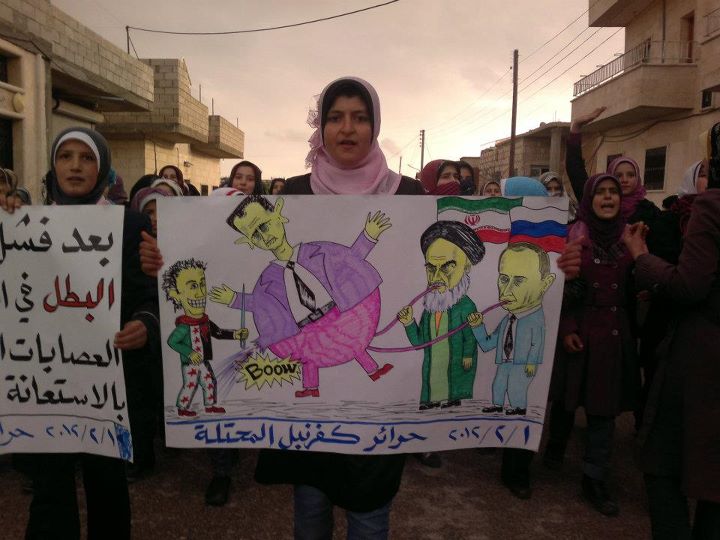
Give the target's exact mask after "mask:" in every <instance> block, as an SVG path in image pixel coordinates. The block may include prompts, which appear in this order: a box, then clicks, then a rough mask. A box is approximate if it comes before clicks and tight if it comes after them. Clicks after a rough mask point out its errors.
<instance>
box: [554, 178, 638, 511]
mask: <svg viewBox="0 0 720 540" xmlns="http://www.w3.org/2000/svg"><path fill="white" fill-rule="evenodd" d="M623 197H624V195H623V193H622V188H621V185H620V181H619V180H618V179H617V178H615V177H614V176H612V175H610V174H606V173H603V174H598V175H595V176H593V177H592V178H590V179H589V180H588V181H587V182H586V184H585V186H584V192H583V196H582V200H581V202H580V209H579V211H578V221H577V222H576V223H575V224H574V225H573V226H572V228H571V230H570V234H569V237H570V239H574V238H579V237H583V238H584V240H583V242H582V262H581V267H580V279H578V280H575V281H571V282H569V283H567V284H566V289H565V295H564V300H563V310H562V313H561V318H560V328H559V333H558V341H559V343H560V344H562V349H560V348H559V347H558V350H557V351H556V358H555V366H554V369H553V381H552V390H551V394H552V399H553V404H552V410H551V415H550V428H549V431H550V438H549V441H548V446H547V449H546V454H545V461H546V464H548V465H555V466H559V465H560V464H561V463H562V460H563V458H564V453H565V447H566V444H567V440H568V438H569V436H570V433H571V431H572V427H573V425H574V419H575V409H577V408H578V407H580V406H582V407H584V409H585V416H586V418H587V433H586V444H585V455H584V458H583V478H582V492H583V496H584V497H585V499H586V500H587V501H588V502H589V503H590V504H591V505H592V506H593V507H594V508H595V509H596V510H597V511H599V512H601V513H602V514H605V515H608V516H614V515H616V514H617V513H618V506H617V503H616V502H615V500H614V499H613V498H612V497H611V496H610V494H609V492H608V488H607V484H606V480H607V476H608V472H609V467H610V455H611V451H612V439H613V430H614V427H615V417H616V416H617V415H618V414H620V413H621V412H623V411H627V410H632V407H633V406H634V405H635V398H636V395H637V388H638V384H639V380H638V377H637V369H636V359H635V341H634V340H635V337H634V335H633V333H632V331H631V325H630V317H631V315H632V306H633V305H634V303H633V302H632V297H633V294H632V290H631V281H630V273H631V270H632V259H631V258H630V256H629V254H628V252H627V251H626V250H625V247H624V245H623V243H622V238H621V235H622V231H623V226H624V220H623V218H622V217H621V208H622V200H623Z"/></svg>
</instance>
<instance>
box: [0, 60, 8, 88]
mask: <svg viewBox="0 0 720 540" xmlns="http://www.w3.org/2000/svg"><path fill="white" fill-rule="evenodd" d="M0 81H2V82H9V81H8V59H7V58H5V57H4V56H0Z"/></svg>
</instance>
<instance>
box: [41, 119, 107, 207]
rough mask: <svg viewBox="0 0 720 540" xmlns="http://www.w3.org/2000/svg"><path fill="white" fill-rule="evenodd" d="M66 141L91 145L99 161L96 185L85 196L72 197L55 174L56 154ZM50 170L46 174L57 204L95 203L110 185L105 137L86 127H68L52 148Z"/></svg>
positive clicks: (52, 195) (48, 187)
mask: <svg viewBox="0 0 720 540" xmlns="http://www.w3.org/2000/svg"><path fill="white" fill-rule="evenodd" d="M66 141H80V142H82V143H85V144H86V145H88V146H89V147H90V150H92V152H93V154H95V158H96V159H97V161H98V177H97V182H96V183H95V187H93V189H92V190H91V191H90V193H88V194H87V195H84V196H83V197H70V196H69V195H67V194H66V193H65V192H63V190H62V189H60V186H59V185H58V181H57V175H56V174H55V156H56V155H57V151H58V149H59V148H60V146H61V145H62V143H64V142H66ZM50 163H51V166H50V167H51V168H50V172H48V173H47V175H46V176H45V182H46V183H47V190H48V193H49V194H50V197H51V198H52V200H53V201H54V202H55V203H57V204H95V203H97V202H98V201H99V200H100V197H102V195H103V193H104V192H105V188H106V187H107V185H108V180H109V175H110V165H111V163H110V148H109V147H108V143H107V141H106V140H105V137H103V136H102V135H100V133H98V132H97V131H93V130H92V129H88V128H84V127H73V128H68V129H66V130H64V131H62V132H60V134H58V136H57V137H55V141H54V142H53V144H52V147H51V149H50Z"/></svg>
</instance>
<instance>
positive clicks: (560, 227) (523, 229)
mask: <svg viewBox="0 0 720 540" xmlns="http://www.w3.org/2000/svg"><path fill="white" fill-rule="evenodd" d="M567 217H568V199H567V197H547V198H546V197H523V204H522V206H516V207H515V208H513V209H512V210H510V223H511V226H510V240H509V243H511V244H514V243H517V242H528V243H530V244H535V245H537V246H540V247H541V248H543V249H544V250H545V251H547V252H548V253H549V252H551V251H554V252H555V253H562V251H563V249H564V248H565V237H566V236H567Z"/></svg>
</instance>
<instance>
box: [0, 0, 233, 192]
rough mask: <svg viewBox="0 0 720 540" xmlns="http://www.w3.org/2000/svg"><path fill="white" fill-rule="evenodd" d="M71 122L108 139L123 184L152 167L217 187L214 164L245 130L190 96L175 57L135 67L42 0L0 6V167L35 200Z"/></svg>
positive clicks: (4, 1) (229, 154)
mask: <svg viewBox="0 0 720 540" xmlns="http://www.w3.org/2000/svg"><path fill="white" fill-rule="evenodd" d="M77 125H82V126H86V127H95V128H97V129H98V130H99V131H101V132H103V133H105V135H106V136H107V137H108V138H109V139H110V146H111V150H112V153H113V159H114V168H115V169H116V170H117V172H118V173H119V174H120V175H122V176H123V177H124V178H125V180H126V185H128V187H129V186H130V185H132V183H134V181H135V180H137V178H138V177H139V176H141V175H142V174H146V173H149V172H152V171H154V170H155V163H156V162H157V165H158V168H159V167H160V166H162V165H166V164H172V165H177V166H179V167H180V169H181V170H183V171H184V173H185V174H186V176H187V177H188V178H189V179H191V180H192V181H193V183H194V184H195V185H196V186H198V187H200V186H201V185H205V186H211V185H217V183H218V180H219V178H220V159H221V158H239V157H242V154H243V144H244V135H243V132H242V131H241V130H239V129H238V128H237V127H235V126H233V125H232V124H230V123H229V122H227V121H226V120H224V119H223V118H221V117H219V116H208V111H207V107H205V106H204V105H203V104H201V103H200V102H199V101H197V100H195V99H194V98H192V96H191V95H190V79H189V75H188V72H187V68H186V67H185V63H184V62H183V61H182V60H174V59H173V60H137V59H135V58H133V57H132V56H130V55H128V54H126V53H125V51H123V50H122V49H120V48H118V47H116V46H115V45H113V44H111V43H110V42H108V41H107V40H105V39H103V38H101V37H100V36H99V35H97V34H96V33H94V32H92V31H91V30H90V29H88V28H86V27H84V26H83V25H81V24H80V23H79V22H77V21H76V20H75V19H73V18H71V17H70V16H68V15H67V14H65V13H64V12H63V11H61V10H59V9H58V8H57V7H55V6H54V5H52V4H51V3H50V2H49V0H0V166H3V167H9V168H12V169H13V170H15V171H16V172H17V173H18V175H19V177H20V178H21V181H22V182H23V183H24V185H25V186H26V187H27V188H28V189H29V190H30V192H31V194H32V196H33V199H34V200H36V201H37V200H39V197H40V191H41V178H42V176H43V175H44V174H45V172H47V170H48V166H49V163H48V151H49V145H50V144H51V143H52V140H53V139H54V138H55V135H56V134H57V133H59V132H60V131H62V130H63V129H65V128H66V127H69V126H77Z"/></svg>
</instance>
